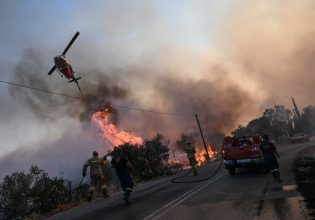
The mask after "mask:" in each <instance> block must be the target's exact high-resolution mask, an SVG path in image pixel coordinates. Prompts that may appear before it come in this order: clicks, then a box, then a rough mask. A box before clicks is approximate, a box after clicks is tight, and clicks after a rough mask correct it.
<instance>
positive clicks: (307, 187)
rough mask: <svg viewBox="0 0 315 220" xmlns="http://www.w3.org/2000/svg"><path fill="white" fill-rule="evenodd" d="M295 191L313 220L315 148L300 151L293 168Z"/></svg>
mask: <svg viewBox="0 0 315 220" xmlns="http://www.w3.org/2000/svg"><path fill="white" fill-rule="evenodd" d="M293 173H294V176H295V181H296V184H297V187H298V188H297V189H298V191H299V192H300V193H301V195H302V196H303V197H304V202H305V204H306V207H307V209H308V210H309V214H310V216H311V217H312V218H313V219H315V146H312V147H309V148H306V149H305V150H302V151H301V152H300V153H299V155H298V157H297V159H296V160H295V163H294V166H293Z"/></svg>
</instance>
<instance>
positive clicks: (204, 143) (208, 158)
mask: <svg viewBox="0 0 315 220" xmlns="http://www.w3.org/2000/svg"><path fill="white" fill-rule="evenodd" d="M195 117H196V120H197V124H198V127H199V131H200V134H201V137H202V141H203V145H204V147H205V150H206V153H207V155H206V160H207V161H209V160H210V156H209V152H208V148H207V144H206V141H205V138H204V137H203V133H202V129H201V127H200V123H199V119H198V115H197V114H195Z"/></svg>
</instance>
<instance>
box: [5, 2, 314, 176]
mask: <svg viewBox="0 0 315 220" xmlns="http://www.w3.org/2000/svg"><path fill="white" fill-rule="evenodd" d="M161 4H162V3H161ZM183 4H184V5H183V7H182V8H181V10H178V11H177V10H174V8H176V7H173V8H171V7H168V5H163V4H162V5H157V4H154V3H152V2H148V3H146V4H144V5H142V4H133V3H132V2H128V4H126V5H121V4H118V3H115V2H111V1H109V2H106V3H104V4H100V5H99V7H95V6H96V5H98V4H97V3H95V2H94V3H93V4H92V5H91V7H90V8H89V7H82V8H80V7H79V6H78V5H77V6H76V9H77V10H74V11H76V12H77V13H75V14H73V16H72V17H69V18H68V19H67V20H64V25H65V26H64V27H62V28H61V29H59V30H58V28H59V27H60V23H62V20H61V18H59V17H58V18H56V20H54V19H53V18H52V17H49V19H47V20H45V21H44V24H45V26H49V25H51V32H49V31H48V30H47V32H49V34H48V33H47V34H45V36H46V37H45V38H44V39H42V38H40V40H38V42H36V38H35V36H36V35H37V33H38V32H40V30H42V29H44V27H42V26H41V25H42V24H39V23H36V22H35V21H36V18H35V17H36V16H40V10H38V9H37V10H36V13H35V14H34V16H33V17H32V19H31V20H30V21H31V22H35V26H36V28H37V29H36V31H34V32H31V34H30V33H29V30H28V29H27V30H24V29H22V28H21V26H23V25H21V24H20V25H18V26H17V27H19V28H18V30H19V33H24V32H26V33H28V34H24V35H23V40H22V41H21V42H23V47H21V50H20V51H19V53H20V55H19V56H16V57H14V58H15V59H14V65H13V68H11V69H10V68H7V70H8V71H10V70H12V72H10V76H11V77H12V81H14V82H15V83H21V84H26V85H28V86H33V87H38V88H40V89H46V90H51V91H54V92H59V93H63V94H67V95H71V96H80V93H79V91H78V90H77V88H76V85H75V84H69V83H68V82H67V81H66V80H65V79H64V78H61V77H60V76H59V75H58V73H56V72H55V73H54V74H53V75H52V76H48V75H47V72H48V71H49V69H50V68H51V66H52V65H53V63H52V59H53V56H55V55H57V54H58V53H60V52H61V51H62V50H63V48H64V47H65V46H66V44H67V43H68V41H69V40H70V39H71V37H72V35H73V34H74V33H75V31H77V30H78V31H80V32H81V35H80V36H79V38H78V39H77V40H76V42H75V43H74V45H73V46H72V48H70V50H69V52H68V54H67V58H68V59H69V60H70V62H71V63H72V65H73V67H74V69H75V71H76V74H77V76H81V77H82V80H80V82H79V83H80V86H81V88H82V90H83V93H84V94H85V95H86V98H85V99H84V100H81V101H80V100H79V101H78V100H72V99H68V98H64V97H58V96H54V95H49V94H44V93H38V92H36V91H26V90H22V89H16V88H13V87H9V95H10V98H11V97H12V98H13V100H15V101H17V102H18V103H19V105H18V106H19V107H20V108H23V109H26V110H28V111H29V112H31V114H34V116H35V117H37V118H38V120H39V121H41V122H42V123H43V126H45V125H47V126H48V124H49V125H51V126H54V123H55V121H56V120H60V119H61V120H62V119H63V118H71V119H72V120H75V121H77V122H78V124H79V125H80V129H79V130H80V131H78V130H76V131H77V132H78V136H80V138H81V139H82V140H81V141H82V143H85V144H84V145H88V143H89V142H90V141H91V143H94V142H93V141H95V140H94V139H95V137H92V138H89V137H87V136H88V135H87V136H84V135H80V134H81V133H82V132H83V133H84V132H88V133H89V134H91V132H90V127H89V125H88V124H89V122H90V121H89V117H90V115H91V112H93V111H94V110H96V109H98V108H100V107H103V106H104V105H105V104H106V103H108V102H111V103H113V104H116V105H119V106H129V107H134V108H142V109H149V110H154V111H160V112H172V113H178V114H179V115H177V116H172V115H165V114H153V113H149V112H145V111H135V110H128V109H124V108H117V112H118V120H117V121H116V122H117V126H118V128H119V129H122V130H126V131H130V132H133V133H135V134H137V135H139V136H141V137H143V138H150V137H152V136H153V135H155V134H156V133H161V134H162V135H164V136H165V138H166V139H168V140H170V143H174V142H175V141H176V140H177V139H178V138H179V137H180V134H181V133H191V132H198V127H197V124H196V120H195V117H194V114H198V116H199V117H200V122H201V126H202V128H203V129H204V133H205V136H207V137H209V138H208V140H207V141H208V142H211V138H210V137H211V135H212V134H214V133H223V134H229V133H230V131H231V130H233V128H235V127H236V126H237V125H238V124H239V123H242V122H243V121H244V120H247V121H248V120H249V119H252V118H254V117H257V116H258V115H259V114H260V113H261V112H262V111H263V110H264V108H267V107H270V106H271V105H273V103H277V104H284V105H285V106H286V107H288V108H291V103H290V97H291V96H293V97H294V98H295V99H296V101H297V103H298V105H299V106H301V107H303V106H305V105H309V104H313V102H314V101H313V100H314V98H313V94H314V86H313V81H314V77H313V75H314V74H312V73H313V72H314V70H315V65H314V62H313V60H314V55H315V53H314V44H315V41H314V39H315V38H314V34H315V28H314V25H313V23H314V18H315V16H314V15H315V14H314V13H315V10H314V7H315V5H314V3H313V2H312V1H309V0H304V1H299V2H296V1H277V2H274V1H258V2H257V1H255V3H252V2H251V1H245V0H244V1H240V2H238V3H235V2H234V3H231V5H229V7H227V8H226V10H224V12H222V13H221V14H220V19H216V20H215V21H216V22H217V23H216V25H213V22H214V21H213V20H211V21H210V17H211V16H209V14H212V12H213V10H214V9H213V8H211V6H213V5H211V3H206V2H203V1H198V2H197V3H196V4H193V5H190V3H183ZM92 6H93V7H92ZM190 6H191V7H190ZM10 7H13V8H14V6H12V5H11V6H10ZM19 8H20V7H19ZM165 8H166V9H167V10H166V12H165V13H167V14H163V13H164V10H162V9H165ZM8 11H10V10H8ZM11 11H12V10H11ZM14 11H15V12H16V13H17V11H18V10H17V9H16V10H14ZM30 11H31V10H30ZM179 11H180V12H179ZM162 12H163V13H162ZM4 13H5V12H4ZM25 14H27V13H25V12H24V13H21V14H19V16H18V17H19V20H12V19H11V20H10V22H9V23H8V24H7V25H6V27H9V26H12V24H16V23H19V21H22V20H23V19H21V17H22V15H25ZM92 15H93V16H92ZM175 15H176V16H175ZM2 16H4V15H2ZM7 16H13V15H12V14H9V13H7ZM208 17H209V18H208ZM212 19H213V18H212ZM1 20H2V22H3V19H1ZM54 21H55V22H56V23H54ZM31 22H30V23H31ZM57 23H58V25H57ZM76 24H80V25H76ZM24 26H27V25H24ZM78 27H80V29H76V28H78ZM23 30H24V32H23ZM52 32H53V33H52ZM14 36H15V37H14V39H16V38H18V36H22V35H14ZM4 37H5V38H4V39H9V35H7V33H5V35H4ZM33 38H34V39H33ZM21 42H20V43H19V44H18V45H20V44H22V43H21ZM7 47H8V45H6V47H5V48H7ZM10 53H11V55H16V54H14V53H13V54H12V52H10ZM6 59H7V58H6ZM0 112H4V111H0ZM13 112H14V111H13ZM2 114H6V113H2ZM12 114H13V113H12V112H11V113H7V115H8V116H10V117H12ZM12 118H13V119H12V120H14V117H12ZM58 126H60V125H58ZM55 129H56V130H59V129H60V131H62V132H63V133H62V135H61V137H60V136H59V137H56V139H55V140H54V141H53V142H51V143H50V144H46V143H45V141H44V140H45V137H42V138H41V140H40V141H39V142H40V143H37V145H39V146H42V147H41V148H42V149H48V151H50V150H51V149H52V148H55V146H57V145H58V147H57V148H55V149H56V151H54V152H51V154H52V155H55V156H57V157H58V156H60V154H59V153H58V152H59V151H61V152H62V150H58V149H72V148H74V145H75V144H71V143H72V142H75V141H74V140H73V139H75V138H74V137H75V136H76V135H73V134H71V132H70V134H71V135H70V134H69V135H67V134H68V132H69V131H68V130H67V129H68V128H67V125H66V124H65V125H64V128H62V129H61V128H60V127H55ZM92 145H93V144H92ZM22 146H23V147H24V145H22ZM26 148H27V151H29V153H32V157H31V158H32V160H31V159H30V161H36V160H37V159H39V158H41V156H42V155H44V153H43V152H45V150H38V151H35V152H32V149H31V147H29V146H26ZM82 148H84V146H82ZM87 148H88V147H87ZM88 149H90V148H88ZM104 149H107V148H106V147H104ZM82 152H83V151H82ZM82 154H83V153H82ZM82 154H80V151H77V149H76V150H74V151H73V155H72V156H73V157H74V158H75V155H78V158H82V157H83V156H82ZM17 155H20V154H15V153H14V152H13V153H12V154H11V155H8V156H7V157H6V160H8V158H10V157H13V158H17V157H19V156H17ZM88 155H89V154H88V152H87V151H84V156H88ZM60 157H61V158H63V157H62V156H60ZM29 163H30V162H28V164H29ZM21 166H22V164H21ZM45 166H46V165H45ZM69 166H70V165H69ZM51 170H52V169H51Z"/></svg>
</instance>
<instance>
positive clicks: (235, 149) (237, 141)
mask: <svg viewBox="0 0 315 220" xmlns="http://www.w3.org/2000/svg"><path fill="white" fill-rule="evenodd" d="M261 142H262V138H261V136H259V135H255V136H246V137H245V136H243V137H231V136H227V137H225V138H224V139H223V146H222V156H223V162H224V165H225V168H226V169H227V170H228V171H229V173H230V175H235V173H236V168H244V167H254V166H258V167H261V168H262V169H263V170H265V163H264V158H263V156H262V151H261V149H260V144H261Z"/></svg>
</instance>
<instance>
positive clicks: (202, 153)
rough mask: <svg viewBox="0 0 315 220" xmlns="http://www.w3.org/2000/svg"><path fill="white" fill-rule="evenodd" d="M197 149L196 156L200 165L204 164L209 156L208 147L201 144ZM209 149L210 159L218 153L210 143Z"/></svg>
mask: <svg viewBox="0 0 315 220" xmlns="http://www.w3.org/2000/svg"><path fill="white" fill-rule="evenodd" d="M195 149H196V153H195V157H196V160H197V163H198V165H202V164H204V163H205V162H206V157H207V152H206V149H204V148H203V147H200V146H195ZM207 150H208V153H209V157H210V159H213V158H214V157H215V155H216V152H215V151H214V150H213V149H212V147H211V146H210V145H208V147H207Z"/></svg>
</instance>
